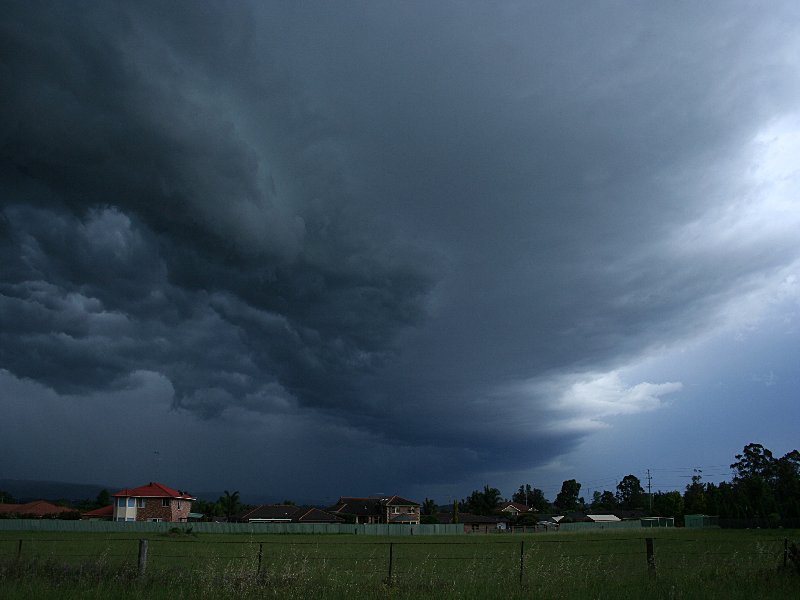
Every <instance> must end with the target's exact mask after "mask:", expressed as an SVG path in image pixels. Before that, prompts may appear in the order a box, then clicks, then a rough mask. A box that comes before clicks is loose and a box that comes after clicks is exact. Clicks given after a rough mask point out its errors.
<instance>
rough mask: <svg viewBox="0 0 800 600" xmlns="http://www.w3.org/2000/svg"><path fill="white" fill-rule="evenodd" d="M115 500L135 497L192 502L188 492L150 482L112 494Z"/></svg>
mask: <svg viewBox="0 0 800 600" xmlns="http://www.w3.org/2000/svg"><path fill="white" fill-rule="evenodd" d="M112 496H114V497H115V498H119V497H125V498H127V497H135V498H178V499H180V500H194V498H193V497H192V496H191V495H190V494H189V492H186V491H181V490H173V489H172V488H171V487H167V486H166V485H164V484H162V483H156V482H154V481H151V482H150V483H148V484H147V485H141V486H139V487H137V488H132V489H124V490H120V491H119V492H117V493H116V494H112Z"/></svg>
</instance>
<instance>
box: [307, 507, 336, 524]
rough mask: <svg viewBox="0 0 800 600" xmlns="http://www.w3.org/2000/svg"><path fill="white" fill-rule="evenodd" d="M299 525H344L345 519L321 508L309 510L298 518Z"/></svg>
mask: <svg viewBox="0 0 800 600" xmlns="http://www.w3.org/2000/svg"><path fill="white" fill-rule="evenodd" d="M297 521H298V522H299V523H344V519H343V518H341V517H337V516H336V515H332V514H331V513H329V512H328V511H325V510H321V509H319V508H309V509H308V510H307V511H306V512H304V513H303V514H301V515H299V516H297Z"/></svg>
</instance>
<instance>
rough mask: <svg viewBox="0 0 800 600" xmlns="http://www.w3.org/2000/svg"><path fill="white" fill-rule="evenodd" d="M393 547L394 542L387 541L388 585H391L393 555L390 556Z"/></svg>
mask: <svg viewBox="0 0 800 600" xmlns="http://www.w3.org/2000/svg"><path fill="white" fill-rule="evenodd" d="M393 547H394V543H393V542H389V579H388V582H389V585H392V562H393V556H392V555H393V552H392V551H393Z"/></svg>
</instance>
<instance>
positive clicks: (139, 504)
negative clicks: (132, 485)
mask: <svg viewBox="0 0 800 600" xmlns="http://www.w3.org/2000/svg"><path fill="white" fill-rule="evenodd" d="M136 508H144V498H137V499H136Z"/></svg>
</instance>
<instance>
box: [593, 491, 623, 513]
mask: <svg viewBox="0 0 800 600" xmlns="http://www.w3.org/2000/svg"><path fill="white" fill-rule="evenodd" d="M616 506H617V497H616V496H615V495H614V492H609V491H608V490H603V491H602V492H600V490H595V491H594V492H593V493H592V508H593V509H594V510H613V509H614V508H616Z"/></svg>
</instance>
